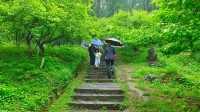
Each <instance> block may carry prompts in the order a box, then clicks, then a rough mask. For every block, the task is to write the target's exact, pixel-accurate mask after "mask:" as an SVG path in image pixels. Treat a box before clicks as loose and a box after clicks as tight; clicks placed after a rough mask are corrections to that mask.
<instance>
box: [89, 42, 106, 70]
mask: <svg viewBox="0 0 200 112" xmlns="http://www.w3.org/2000/svg"><path fill="white" fill-rule="evenodd" d="M101 46H103V42H102V41H101V40H100V39H92V44H91V46H90V47H89V48H88V52H89V56H90V65H92V66H93V65H95V57H96V56H95V55H96V51H97V50H98V49H99V48H100V47H101ZM98 63H100V62H99V60H98Z"/></svg>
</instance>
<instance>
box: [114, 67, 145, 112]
mask: <svg viewBox="0 0 200 112" xmlns="http://www.w3.org/2000/svg"><path fill="white" fill-rule="evenodd" d="M116 68H117V77H118V80H119V81H120V82H121V84H122V85H124V86H126V87H127V88H128V90H126V91H127V97H128V99H129V109H128V112H135V109H134V104H132V103H130V102H131V100H134V99H136V98H137V99H139V100H142V101H147V100H148V97H147V96H144V94H145V92H144V91H142V90H140V89H138V88H136V84H135V81H136V79H133V78H132V77H131V76H132V74H133V73H134V67H133V66H132V65H129V64H119V65H118V66H117V67H116Z"/></svg>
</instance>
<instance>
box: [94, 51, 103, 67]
mask: <svg viewBox="0 0 200 112" xmlns="http://www.w3.org/2000/svg"><path fill="white" fill-rule="evenodd" d="M101 56H102V54H101V52H100V50H99V49H96V52H95V67H96V68H98V67H99V65H100V63H101Z"/></svg>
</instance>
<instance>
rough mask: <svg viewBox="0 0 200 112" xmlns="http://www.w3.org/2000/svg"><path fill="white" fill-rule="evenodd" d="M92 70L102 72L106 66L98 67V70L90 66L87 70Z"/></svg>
mask: <svg viewBox="0 0 200 112" xmlns="http://www.w3.org/2000/svg"><path fill="white" fill-rule="evenodd" d="M93 69H99V70H104V69H106V66H99V67H98V68H95V67H94V66H90V67H89V68H88V70H93Z"/></svg>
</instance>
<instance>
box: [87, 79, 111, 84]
mask: <svg viewBox="0 0 200 112" xmlns="http://www.w3.org/2000/svg"><path fill="white" fill-rule="evenodd" d="M85 81H86V82H99V83H105V82H114V80H113V79H85Z"/></svg>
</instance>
